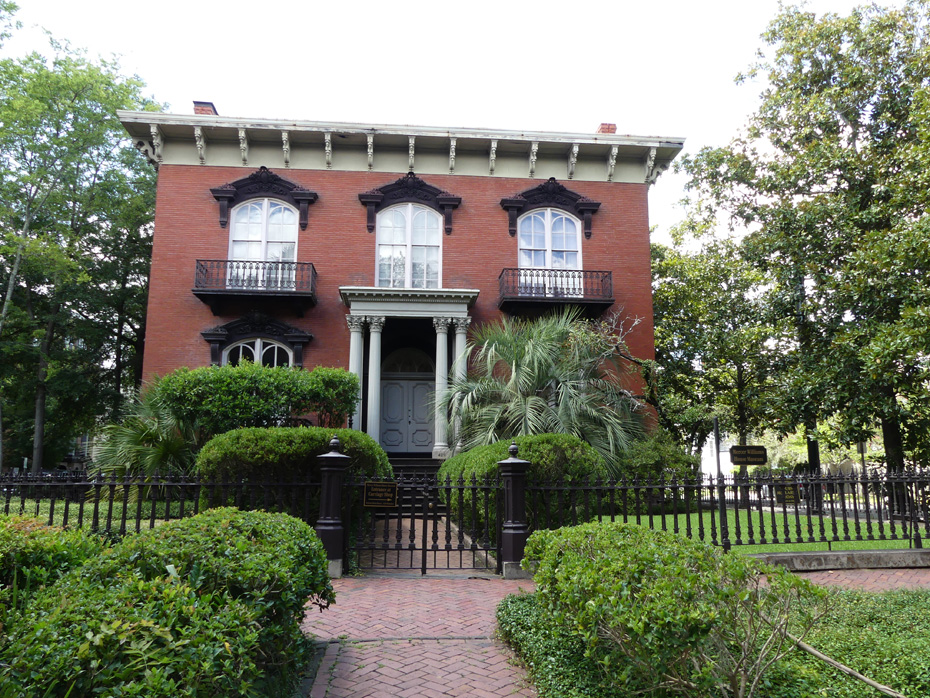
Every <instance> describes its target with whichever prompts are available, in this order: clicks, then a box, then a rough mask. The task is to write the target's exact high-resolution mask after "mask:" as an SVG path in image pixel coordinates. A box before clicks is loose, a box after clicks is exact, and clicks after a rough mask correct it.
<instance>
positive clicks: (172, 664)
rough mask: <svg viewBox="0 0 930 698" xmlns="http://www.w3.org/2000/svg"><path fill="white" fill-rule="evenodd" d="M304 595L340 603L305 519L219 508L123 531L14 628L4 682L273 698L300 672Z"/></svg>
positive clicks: (0, 662)
mask: <svg viewBox="0 0 930 698" xmlns="http://www.w3.org/2000/svg"><path fill="white" fill-rule="evenodd" d="M308 598H310V599H311V601H312V602H314V603H316V604H317V605H319V606H320V607H321V608H322V607H325V606H327V605H328V604H329V603H331V602H332V601H333V590H332V586H331V584H330V581H329V577H328V575H327V560H326V554H325V551H324V550H323V546H322V544H321V543H320V541H319V539H318V538H317V537H316V534H315V533H314V532H313V530H312V529H311V528H310V527H309V526H307V525H306V524H304V523H303V522H301V521H298V520H296V519H293V518H291V517H288V516H285V515H282V514H269V513H265V512H240V511H237V510H235V509H214V510H212V511H209V512H206V513H204V514H200V515H198V516H194V517H191V518H189V519H183V520H179V521H172V522H169V523H166V524H164V525H163V526H160V527H158V528H156V529H153V530H151V531H146V532H144V533H141V534H137V535H133V536H130V537H127V538H125V539H123V541H121V542H120V543H119V544H118V545H116V546H114V547H113V548H111V549H109V550H108V551H105V552H104V553H102V554H101V555H99V556H97V557H95V558H92V559H90V560H89V561H88V562H87V563H86V564H85V565H84V566H83V567H81V568H78V569H75V570H73V571H72V572H70V573H69V574H67V575H66V576H64V577H63V578H62V579H61V580H60V581H59V583H58V584H56V585H55V586H53V587H49V588H48V589H46V590H45V591H44V592H42V593H41V594H39V595H38V596H37V597H36V599H35V601H34V602H33V603H32V604H30V605H29V607H28V608H27V609H26V611H25V612H24V613H23V614H22V615H21V616H20V617H19V618H18V619H17V620H16V622H15V624H14V625H12V626H11V628H10V633H9V638H8V641H7V642H6V643H5V644H4V646H3V649H2V652H0V685H2V683H3V680H4V678H6V679H7V680H8V682H9V683H10V684H12V685H30V686H34V687H35V688H36V689H37V690H38V692H39V695H45V694H44V692H45V691H46V690H49V691H51V692H50V693H49V694H48V695H49V696H59V695H60V696H64V695H65V694H66V693H67V691H68V689H69V688H70V686H71V685H72V684H74V685H75V689H74V692H73V693H72V695H90V694H91V693H93V694H101V695H108V696H124V695H125V696H162V695H164V696H168V695H182V696H239V695H249V696H253V695H254V696H259V695H267V694H268V691H269V682H271V683H272V684H274V683H275V682H277V681H284V682H285V683H286V679H287V678H289V677H290V678H292V677H293V676H294V675H295V673H296V671H297V669H298V668H300V663H301V660H302V657H303V656H304V655H303V650H305V649H306V647H305V643H304V639H303V636H302V634H301V632H300V622H301V620H302V618H303V613H304V605H305V603H306V601H307V599H308ZM88 633H89V634H88ZM27 679H28V680H27ZM182 688H183V690H181V689H182ZM172 691H174V692H172ZM0 695H2V694H0ZM11 695H20V694H16V693H14V694H11ZM24 695H25V694H24ZM30 695H31V694H30Z"/></svg>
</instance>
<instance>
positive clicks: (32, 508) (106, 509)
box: [0, 496, 195, 531]
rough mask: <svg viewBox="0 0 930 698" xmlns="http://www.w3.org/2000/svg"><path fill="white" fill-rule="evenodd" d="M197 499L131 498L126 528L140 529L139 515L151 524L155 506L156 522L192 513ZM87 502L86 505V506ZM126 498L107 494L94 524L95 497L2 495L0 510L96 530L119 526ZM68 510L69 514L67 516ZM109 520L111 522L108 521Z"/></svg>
mask: <svg viewBox="0 0 930 698" xmlns="http://www.w3.org/2000/svg"><path fill="white" fill-rule="evenodd" d="M194 504H195V502H194V501H191V500H187V501H184V502H183V508H182V502H180V501H176V500H175V501H171V502H170V504H166V503H165V502H163V501H162V502H155V503H154V505H153V504H152V502H149V501H144V502H142V505H141V507H139V506H138V505H137V504H136V502H133V501H129V502H128V503H127V504H126V505H125V510H126V531H134V530H136V519H137V518H138V519H139V528H140V529H146V528H149V527H150V525H151V522H152V507H153V506H154V508H155V523H156V524H158V523H159V522H164V521H168V520H174V519H180V518H185V517H188V516H192V515H193V514H194V513H195V511H194ZM82 505H83V506H82ZM123 509H124V504H123V499H122V497H121V496H119V497H116V498H114V500H113V501H112V508H111V502H110V500H109V498H107V497H103V498H101V500H100V501H99V502H98V503H97V505H96V512H97V524H96V527H95V526H94V501H93V500H84V501H83V502H82V501H66V500H64V499H56V500H54V501H52V500H49V499H32V498H28V497H27V498H22V497H11V498H10V499H9V501H8V500H7V499H6V498H5V497H0V514H17V515H20V516H31V517H34V518H37V519H39V520H40V521H42V522H43V523H46V524H49V525H50V526H65V525H67V526H68V527H69V528H96V530H119V529H120V525H121V522H122V517H123ZM66 514H67V516H66ZM108 521H109V526H108V525H107V522H108Z"/></svg>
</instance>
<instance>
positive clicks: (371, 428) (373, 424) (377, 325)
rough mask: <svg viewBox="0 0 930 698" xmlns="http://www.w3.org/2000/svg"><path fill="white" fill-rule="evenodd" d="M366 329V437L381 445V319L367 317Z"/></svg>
mask: <svg viewBox="0 0 930 698" xmlns="http://www.w3.org/2000/svg"><path fill="white" fill-rule="evenodd" d="M368 329H369V330H370V331H371V343H370V344H369V345H368V429H367V431H368V435H369V436H370V437H371V438H373V439H374V440H375V441H377V442H378V443H381V330H383V329H384V318H383V317H369V318H368Z"/></svg>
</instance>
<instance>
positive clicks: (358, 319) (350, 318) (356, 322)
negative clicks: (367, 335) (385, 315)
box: [346, 315, 368, 332]
mask: <svg viewBox="0 0 930 698" xmlns="http://www.w3.org/2000/svg"><path fill="white" fill-rule="evenodd" d="M367 319H368V318H366V317H365V316H364V315H346V324H347V325H348V326H349V329H350V330H352V331H353V332H361V331H362V330H364V329H365V321H366V320H367Z"/></svg>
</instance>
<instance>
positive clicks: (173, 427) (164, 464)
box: [90, 390, 197, 499]
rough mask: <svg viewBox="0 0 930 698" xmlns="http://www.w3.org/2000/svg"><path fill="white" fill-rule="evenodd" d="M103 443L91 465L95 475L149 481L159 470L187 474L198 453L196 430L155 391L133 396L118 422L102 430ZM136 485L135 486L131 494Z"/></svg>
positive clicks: (132, 489) (134, 489) (91, 470)
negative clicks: (179, 416) (176, 413)
mask: <svg viewBox="0 0 930 698" xmlns="http://www.w3.org/2000/svg"><path fill="white" fill-rule="evenodd" d="M100 437H101V443H100V445H99V447H98V448H97V449H96V451H95V454H94V458H93V462H92V463H91V466H90V473H91V474H92V475H102V476H104V477H108V478H114V479H122V478H124V477H133V478H139V479H143V480H145V481H149V480H151V479H152V477H153V476H154V475H156V474H162V475H167V474H174V475H186V474H188V473H189V472H190V471H191V468H192V467H193V464H194V458H195V456H196V452H197V451H196V446H195V444H196V430H195V428H194V426H193V425H190V424H186V423H185V422H184V421H183V420H181V419H179V418H178V417H177V415H175V414H174V412H173V411H172V410H171V409H170V408H169V407H168V406H167V405H166V404H165V403H164V402H163V401H162V400H160V399H159V398H158V397H157V396H156V395H155V394H154V391H151V390H150V391H148V392H146V393H144V394H143V395H142V396H141V397H137V398H135V399H134V400H133V402H132V404H131V405H130V406H129V408H128V409H127V410H126V412H125V413H124V415H123V420H122V421H121V422H118V423H113V424H108V425H106V426H105V427H103V429H102V430H101V433H100ZM135 496H136V488H135V487H132V488H131V497H132V498H133V499H134V498H135Z"/></svg>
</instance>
